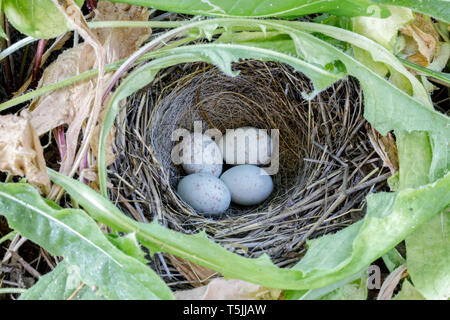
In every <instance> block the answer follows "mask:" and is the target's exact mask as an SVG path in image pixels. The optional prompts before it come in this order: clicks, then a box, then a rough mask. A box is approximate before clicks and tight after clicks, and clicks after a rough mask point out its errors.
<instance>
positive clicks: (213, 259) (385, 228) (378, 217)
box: [48, 170, 450, 290]
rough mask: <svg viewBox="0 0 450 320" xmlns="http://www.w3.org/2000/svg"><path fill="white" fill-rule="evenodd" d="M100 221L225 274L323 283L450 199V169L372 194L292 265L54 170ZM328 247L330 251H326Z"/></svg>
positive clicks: (346, 273) (360, 264) (295, 285)
mask: <svg viewBox="0 0 450 320" xmlns="http://www.w3.org/2000/svg"><path fill="white" fill-rule="evenodd" d="M48 172H49V175H50V177H51V179H52V180H53V181H54V182H55V183H57V184H59V185H61V186H62V187H63V188H64V189H65V190H66V191H67V192H68V193H69V194H70V195H71V196H72V197H73V198H74V199H75V200H76V201H77V202H78V203H79V204H80V205H81V206H83V207H84V208H85V210H86V211H87V212H88V213H89V214H90V215H91V216H92V217H93V218H94V219H96V220H98V221H100V222H102V223H104V224H106V225H109V226H110V227H112V228H114V229H116V230H118V231H121V232H136V236H137V238H138V240H139V241H140V242H141V243H142V244H143V245H144V246H146V247H148V248H149V249H150V250H151V251H152V253H155V252H158V251H160V252H167V253H170V254H173V255H176V256H179V257H181V258H184V259H186V260H188V261H191V262H194V263H197V264H199V265H202V266H204V267H207V268H210V269H212V270H215V271H218V272H220V273H222V274H223V275H224V276H225V277H229V278H235V279H242V280H245V281H249V282H252V283H257V284H261V285H263V286H266V287H269V288H280V289H292V290H303V289H312V288H320V287H324V286H327V285H329V284H331V283H334V282H337V281H340V280H343V279H345V278H347V277H350V276H352V275H354V274H355V273H357V272H360V271H361V270H363V269H366V267H367V266H368V265H369V264H370V263H371V262H372V261H374V260H375V259H377V258H379V257H380V256H382V255H383V254H384V253H386V252H387V251H389V250H390V249H391V248H393V247H394V246H395V245H396V244H398V243H399V242H400V241H401V240H403V239H404V238H405V237H406V236H407V235H409V234H410V233H411V232H413V231H414V230H415V229H417V228H419V227H420V226H421V225H422V224H423V223H425V222H426V221H428V220H429V219H431V218H432V217H433V216H434V215H436V214H437V213H438V212H440V211H442V210H443V209H444V208H445V207H447V206H448V205H449V204H450V173H449V174H447V175H446V176H445V177H444V178H442V179H440V180H438V181H436V182H435V183H433V184H429V185H426V186H422V187H420V188H417V189H407V190H402V191H401V192H399V193H379V194H373V195H371V196H370V197H368V199H367V201H368V204H367V206H368V208H367V215H366V217H365V219H364V220H362V221H360V222H358V223H356V224H354V225H352V226H350V227H347V228H345V229H343V230H341V231H339V232H337V233H335V234H329V235H326V236H323V237H321V238H318V239H316V240H313V241H311V246H310V248H309V249H308V251H307V253H306V255H305V257H303V258H302V260H300V262H299V263H298V264H297V265H296V266H295V267H294V268H293V269H281V268H277V267H276V266H275V265H273V264H272V263H271V262H270V259H268V257H267V256H263V257H261V258H259V259H248V258H244V257H242V256H239V255H236V254H233V253H231V252H229V251H227V250H225V249H224V248H222V247H221V246H220V245H218V244H216V243H214V242H212V241H211V240H209V239H208V238H207V237H206V234H205V233H200V234H196V235H185V234H182V233H178V232H175V231H172V230H169V229H167V228H164V227H162V226H160V225H158V224H157V223H156V222H152V223H151V224H143V223H139V222H137V221H135V220H132V219H131V218H129V217H127V216H125V215H124V214H123V213H122V212H121V211H120V210H119V209H117V207H115V206H114V205H113V204H112V203H111V202H110V201H109V200H107V199H105V198H104V197H102V196H101V195H99V194H98V193H96V192H94V191H93V190H92V189H90V188H89V187H88V186H86V185H84V184H82V183H81V182H79V181H77V180H74V179H70V178H68V177H66V176H63V175H61V174H59V173H57V172H55V171H52V170H49V171H48ZM324 249H325V250H326V251H325V252H327V253H328V254H325V255H324V254H323V253H324Z"/></svg>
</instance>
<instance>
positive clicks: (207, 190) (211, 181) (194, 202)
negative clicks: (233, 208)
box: [177, 173, 231, 215]
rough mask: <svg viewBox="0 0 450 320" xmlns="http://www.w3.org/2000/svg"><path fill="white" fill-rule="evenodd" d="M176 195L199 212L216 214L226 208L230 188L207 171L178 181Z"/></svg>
mask: <svg viewBox="0 0 450 320" xmlns="http://www.w3.org/2000/svg"><path fill="white" fill-rule="evenodd" d="M177 191H178V195H179V196H180V198H181V199H183V200H184V201H185V202H186V203H187V204H189V205H190V206H191V207H192V208H194V209H195V210H197V211H198V212H199V213H204V214H211V215H217V214H220V213H222V212H224V211H225V210H227V209H228V207H229V206H230V202H231V194H230V190H228V188H227V186H226V185H225V183H224V182H223V181H222V180H220V179H219V178H217V177H215V176H213V175H211V174H208V173H194V174H190V175H188V176H186V177H184V178H183V179H181V181H180V182H179V183H178V188H177Z"/></svg>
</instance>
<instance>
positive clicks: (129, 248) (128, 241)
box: [106, 233, 148, 263]
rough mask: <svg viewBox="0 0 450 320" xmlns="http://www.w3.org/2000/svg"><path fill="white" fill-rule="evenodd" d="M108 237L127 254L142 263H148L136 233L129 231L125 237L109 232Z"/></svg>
mask: <svg viewBox="0 0 450 320" xmlns="http://www.w3.org/2000/svg"><path fill="white" fill-rule="evenodd" d="M106 237H107V238H108V240H109V241H111V243H112V244H114V245H115V246H116V247H117V248H119V249H120V250H121V251H123V252H125V253H126V254H127V255H129V256H131V257H133V258H135V259H137V260H139V261H140V262H142V263H148V261H147V259H146V258H145V252H144V251H142V249H141V247H140V245H139V242H138V240H137V238H136V233H129V234H127V235H125V236H123V237H120V236H118V235H115V234H107V235H106Z"/></svg>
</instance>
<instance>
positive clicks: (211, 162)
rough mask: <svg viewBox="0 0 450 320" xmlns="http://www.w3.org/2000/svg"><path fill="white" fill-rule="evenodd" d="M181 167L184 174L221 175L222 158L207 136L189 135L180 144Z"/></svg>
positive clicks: (215, 145)
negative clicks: (189, 136) (188, 137)
mask: <svg viewBox="0 0 450 320" xmlns="http://www.w3.org/2000/svg"><path fill="white" fill-rule="evenodd" d="M181 161H182V166H183V169H184V171H186V173H188V174H189V173H210V174H212V175H214V176H216V177H218V176H220V174H221V173H222V165H223V158H222V153H221V152H220V149H219V148H218V146H217V144H215V143H214V141H213V140H212V139H211V138H210V137H209V136H207V135H203V134H191V138H190V139H185V140H184V141H183V142H182V156H181Z"/></svg>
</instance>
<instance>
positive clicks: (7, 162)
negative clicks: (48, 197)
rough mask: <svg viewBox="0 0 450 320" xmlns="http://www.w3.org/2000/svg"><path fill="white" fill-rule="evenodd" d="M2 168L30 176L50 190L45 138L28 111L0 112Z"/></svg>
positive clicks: (0, 155) (33, 181) (2, 169)
mask: <svg viewBox="0 0 450 320" xmlns="http://www.w3.org/2000/svg"><path fill="white" fill-rule="evenodd" d="M0 170H1V171H6V172H9V173H10V174H12V175H18V176H22V177H26V178H27V179H28V181H29V182H30V183H32V184H34V185H36V186H38V187H39V188H41V189H42V190H43V191H44V193H48V191H49V190H50V178H49V177H48V175H47V167H46V165H45V159H44V155H43V149H42V146H41V142H40V141H39V137H38V135H37V134H36V131H35V130H34V128H33V126H32V125H31V123H30V119H29V115H28V114H26V113H24V114H23V116H17V115H5V116H0Z"/></svg>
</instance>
